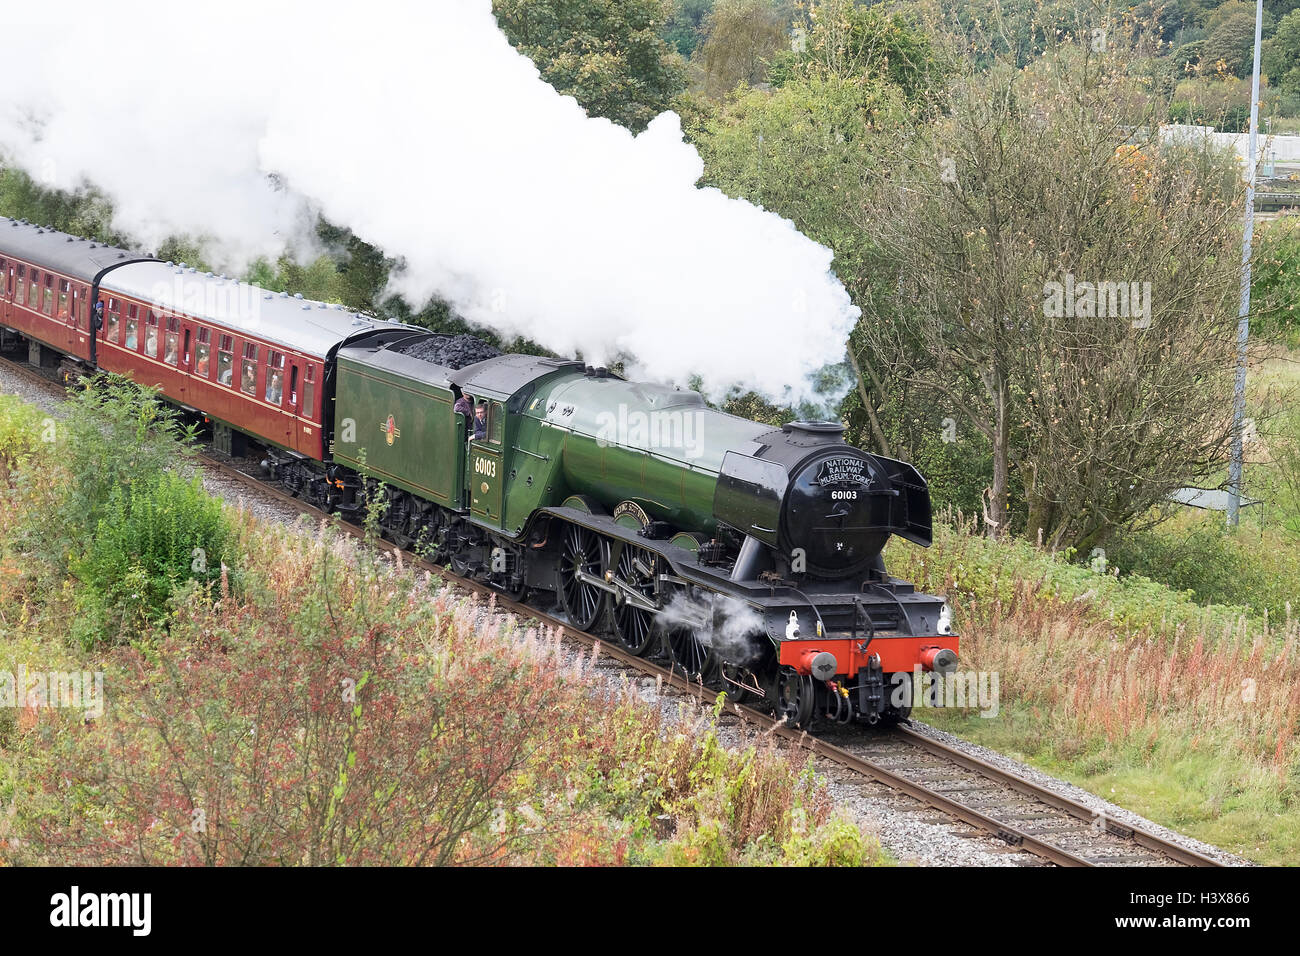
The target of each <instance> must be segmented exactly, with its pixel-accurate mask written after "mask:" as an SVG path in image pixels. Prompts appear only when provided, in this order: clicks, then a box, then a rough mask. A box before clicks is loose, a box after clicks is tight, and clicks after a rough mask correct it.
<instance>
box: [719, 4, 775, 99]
mask: <svg viewBox="0 0 1300 956" xmlns="http://www.w3.org/2000/svg"><path fill="white" fill-rule="evenodd" d="M787 22H788V17H787V16H786V15H785V13H784V12H783V10H782V9H781V7H779V6H778V5H777V4H776V3H774V2H773V0H718V3H717V4H716V5H715V6H714V8H713V12H712V13H711V14H709V18H708V20H707V22H706V25H705V39H704V42H703V43H702V44H701V45H700V49H699V53H698V55H697V62H698V64H699V66H700V68H701V69H702V71H703V74H704V83H703V86H704V92H705V93H706V94H707V95H709V96H714V97H717V96H722V95H724V94H726V93H730V92H731V91H732V90H734V89H735V88H736V87H737V86H738V85H740V84H741V83H745V84H748V85H750V86H753V85H755V84H757V83H759V82H761V81H762V80H763V77H764V76H765V75H766V73H767V67H768V63H769V61H770V60H771V58H772V55H773V54H774V53H776V51H777V50H779V49H782V48H783V47H784V46H786V43H787V40H786V23H787Z"/></svg>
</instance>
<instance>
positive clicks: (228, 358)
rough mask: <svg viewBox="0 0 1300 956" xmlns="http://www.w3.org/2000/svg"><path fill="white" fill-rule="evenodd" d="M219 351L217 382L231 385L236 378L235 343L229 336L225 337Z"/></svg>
mask: <svg viewBox="0 0 1300 956" xmlns="http://www.w3.org/2000/svg"><path fill="white" fill-rule="evenodd" d="M218 344H219V345H220V348H218V349H217V381H218V382H220V383H221V384H222V385H230V384H231V382H232V380H233V378H234V375H233V373H234V368H235V341H234V339H232V338H231V337H230V336H229V335H223V336H222V337H221V341H220V342H219V343H218Z"/></svg>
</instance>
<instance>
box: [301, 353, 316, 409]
mask: <svg viewBox="0 0 1300 956" xmlns="http://www.w3.org/2000/svg"><path fill="white" fill-rule="evenodd" d="M315 380H316V366H314V365H308V366H307V374H306V376H305V377H304V379H303V385H302V413H303V414H304V415H306V416H307V417H308V418H313V417H314V416H315V414H316V405H315V402H316V381H315Z"/></svg>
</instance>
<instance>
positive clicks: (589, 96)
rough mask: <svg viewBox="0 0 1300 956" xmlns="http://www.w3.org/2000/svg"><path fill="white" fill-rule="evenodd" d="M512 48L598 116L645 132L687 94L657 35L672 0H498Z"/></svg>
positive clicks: (681, 71)
mask: <svg viewBox="0 0 1300 956" xmlns="http://www.w3.org/2000/svg"><path fill="white" fill-rule="evenodd" d="M493 9H494V10H495V11H496V16H497V22H498V23H500V25H501V29H502V30H504V31H505V34H506V36H507V37H509V39H510V42H511V43H512V44H513V45H514V46H515V47H516V48H517V49H518V50H519V51H520V52H521V53H523V54H524V55H525V56H527V57H528V58H529V59H531V60H532V61H533V62H534V63H536V64H537V67H538V69H539V70H540V71H541V74H542V78H543V79H544V80H546V82H547V83H550V84H551V85H552V86H553V87H555V88H556V89H557V90H559V91H560V92H561V93H564V94H566V95H568V96H572V97H573V98H574V99H576V100H577V101H578V102H579V103H581V104H582V107H583V109H585V110H586V111H587V112H588V113H590V114H591V115H592V116H603V117H605V118H606V119H610V120H613V121H614V122H616V123H619V124H621V125H623V126H626V127H627V128H628V129H631V130H633V131H635V132H640V131H641V130H643V129H645V127H646V126H647V125H648V124H649V122H650V120H652V119H654V118H655V117H656V116H657V115H659V114H660V113H662V112H663V111H664V110H666V109H668V108H669V106H670V105H671V103H672V100H673V98H674V97H675V96H677V94H678V93H680V92H681V91H682V90H683V89H684V88H685V66H684V64H683V63H682V59H681V57H680V56H678V55H677V53H676V52H675V51H673V50H672V49H671V48H670V47H669V46H668V44H667V42H666V41H665V40H664V39H663V37H662V36H661V35H660V33H659V31H660V29H661V28H662V27H663V25H664V24H665V23H667V22H668V20H669V19H670V18H671V17H672V14H673V9H672V3H671V0H495V2H494V4H493Z"/></svg>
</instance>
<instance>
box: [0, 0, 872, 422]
mask: <svg viewBox="0 0 1300 956" xmlns="http://www.w3.org/2000/svg"><path fill="white" fill-rule="evenodd" d="M60 24H62V25H65V26H66V25H69V24H75V28H74V29H56V28H55V27H56V26H57V25H60ZM6 35H7V36H8V37H9V39H10V41H11V42H9V43H7V44H6V49H5V53H4V56H3V58H2V59H0V80H3V82H4V85H5V89H6V91H7V94H6V97H5V100H4V103H3V104H0V151H3V152H4V154H5V155H6V156H7V158H8V159H9V161H11V162H14V163H17V164H18V165H20V166H22V167H23V168H25V169H27V170H29V171H30V172H31V173H32V174H33V175H34V176H35V177H36V178H37V179H38V181H41V182H43V183H45V184H47V185H50V186H55V187H59V188H64V189H76V188H78V187H80V186H82V185H84V184H85V183H86V182H90V183H93V184H95V185H96V186H97V187H99V188H101V189H102V190H104V191H105V192H106V193H107V194H108V195H109V196H110V197H111V198H112V200H113V202H114V210H115V213H114V215H115V221H114V225H115V227H117V228H119V229H121V230H122V231H124V232H126V233H128V234H130V235H132V236H133V237H135V238H136V239H137V240H138V241H139V242H140V243H141V244H142V245H144V246H146V247H154V246H156V244H157V243H159V242H160V241H161V240H162V239H164V238H166V237H167V236H169V235H174V234H189V235H196V236H203V237H205V238H206V239H207V241H208V242H209V250H210V255H211V256H212V257H214V258H216V259H219V260H220V261H221V263H222V265H223V267H225V268H229V269H232V270H237V269H239V268H240V267H241V266H242V265H244V264H246V263H248V262H249V261H251V260H252V259H254V258H256V257H258V256H274V255H276V254H278V253H279V252H280V251H281V250H283V249H284V248H285V247H286V246H288V247H290V248H293V249H296V250H297V251H298V252H299V253H302V252H304V251H307V250H309V249H310V248H311V238H310V237H311V226H312V224H313V222H314V216H315V214H316V213H320V214H322V215H324V216H325V217H326V218H327V219H329V220H330V221H332V222H335V223H337V224H340V225H345V226H347V227H349V228H350V229H352V231H353V232H355V233H356V234H357V235H358V236H360V237H362V238H363V239H365V240H367V241H368V242H371V243H373V244H375V245H377V246H379V247H381V248H382V249H383V250H384V251H385V252H386V253H387V254H388V255H390V256H395V257H399V258H400V259H402V260H403V261H404V262H405V268H404V269H403V270H402V271H401V272H400V273H399V274H398V275H396V276H395V277H394V279H393V283H392V291H395V292H397V293H399V294H401V295H402V296H403V297H405V298H406V299H407V300H408V301H409V302H410V303H412V304H413V305H415V306H417V307H418V306H420V305H422V304H424V303H425V302H426V301H427V300H428V299H429V298H430V297H432V296H439V297H442V298H444V299H446V300H447V301H449V302H450V303H451V304H452V305H453V306H454V307H455V308H456V309H457V310H458V311H459V312H460V313H461V314H462V315H464V316H465V317H466V318H468V319H469V320H470V321H472V322H475V323H478V324H480V325H482V326H486V327H489V328H492V329H494V330H496V331H498V332H500V333H503V334H504V335H506V336H508V337H509V336H513V335H526V336H527V337H529V338H531V339H533V340H534V341H537V342H539V343H541V344H543V345H544V346H546V347H548V348H550V349H553V350H555V351H556V352H559V353H561V354H573V353H575V352H581V354H582V355H583V357H584V358H585V359H586V360H587V361H588V362H589V363H593V364H603V363H608V362H612V361H615V360H617V359H620V358H623V359H625V360H626V361H628V365H629V369H630V371H632V372H633V373H634V374H637V375H641V376H644V377H648V378H653V379H658V380H663V381H676V382H679V383H684V382H685V381H686V380H687V379H688V378H689V377H690V376H691V375H699V376H701V377H702V379H703V382H704V387H705V390H706V392H708V393H710V394H711V395H712V396H714V397H718V396H720V395H721V394H722V393H723V392H725V391H726V390H727V389H729V388H731V387H734V386H743V387H745V388H753V389H755V390H757V391H759V392H761V393H762V394H764V395H766V396H768V397H769V398H772V399H775V400H778V401H800V400H815V401H821V400H822V399H824V398H826V396H818V395H816V394H815V392H816V388H815V386H814V384H813V382H812V376H814V375H815V373H817V372H818V371H819V370H820V369H822V368H823V367H824V366H826V365H827V364H829V363H836V362H839V361H841V360H842V359H843V356H844V344H845V341H846V339H847V336H848V332H849V330H850V329H851V327H852V324H853V322H854V320H855V319H856V317H857V314H858V310H857V308H856V307H854V306H853V305H852V303H851V302H850V301H849V298H848V295H847V293H846V292H845V290H844V288H843V286H842V285H841V284H840V283H839V281H838V280H837V279H836V278H835V277H834V276H833V275H832V274H831V272H830V265H831V258H832V253H831V251H830V250H828V249H826V248H825V247H823V246H821V245H818V244H817V243H815V242H813V241H811V240H809V239H808V238H806V237H805V236H803V235H801V234H800V233H799V232H798V231H797V230H796V229H795V228H794V226H793V225H792V224H791V223H790V222H789V221H787V220H785V219H782V218H780V217H778V216H775V215H773V214H770V213H767V212H764V211H763V210H761V209H759V208H758V207H756V206H753V205H751V204H749V203H747V202H744V201H739V200H733V199H729V198H727V197H726V196H724V195H723V194H722V193H720V192H718V191H717V190H713V189H699V188H697V187H696V186H695V183H696V182H697V180H698V179H699V177H700V175H701V173H702V170H703V167H702V163H701V161H700V158H699V156H698V155H697V153H696V152H695V150H694V149H693V148H692V147H691V146H689V145H688V144H686V143H685V142H684V141H683V139H682V135H681V128H680V123H679V120H678V118H677V117H676V115H674V114H672V113H665V114H663V115H661V116H660V117H658V118H657V119H656V120H654V122H653V123H651V125H650V128H649V129H647V130H646V131H645V132H644V133H642V134H641V135H640V136H633V135H632V134H631V133H629V132H628V131H626V130H624V129H622V128H620V127H617V126H615V125H614V124H612V123H609V122H607V121H605V120H600V119H590V118H588V117H587V116H586V115H585V114H584V113H583V111H582V110H581V108H580V107H579V106H578V104H577V103H576V102H575V101H574V100H572V99H571V98H567V97H562V96H560V95H559V94H558V93H556V92H555V91H554V90H553V89H552V88H551V87H550V86H548V85H547V84H545V83H544V82H543V81H542V80H541V79H540V78H539V76H538V74H537V70H536V68H535V67H534V66H533V64H532V63H531V62H530V61H529V60H527V59H526V58H525V57H523V56H522V55H520V54H518V53H517V52H516V51H515V50H513V49H512V48H511V47H510V45H509V43H508V42H507V41H506V39H505V36H504V35H503V34H502V33H501V32H500V30H499V29H498V27H497V25H496V21H495V19H494V18H493V16H492V12H491V4H490V0H438V2H436V3H428V2H419V3H417V2H402V0H378V2H375V3H371V4H366V5H363V6H360V7H358V6H356V5H355V4H346V5H344V4H341V3H333V2H326V3H319V2H318V3H314V4H294V3H265V2H261V3H251V2H248V0H229V2H226V3H223V4H216V5H210V4H164V3H156V2H143V0H124V2H119V3H115V4H111V5H107V4H89V3H77V2H69V0H49V2H46V3H42V4H38V5H30V4H24V5H20V6H19V7H17V8H15V9H14V10H11V11H9V12H8V24H7V28H6ZM56 41H57V42H56Z"/></svg>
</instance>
